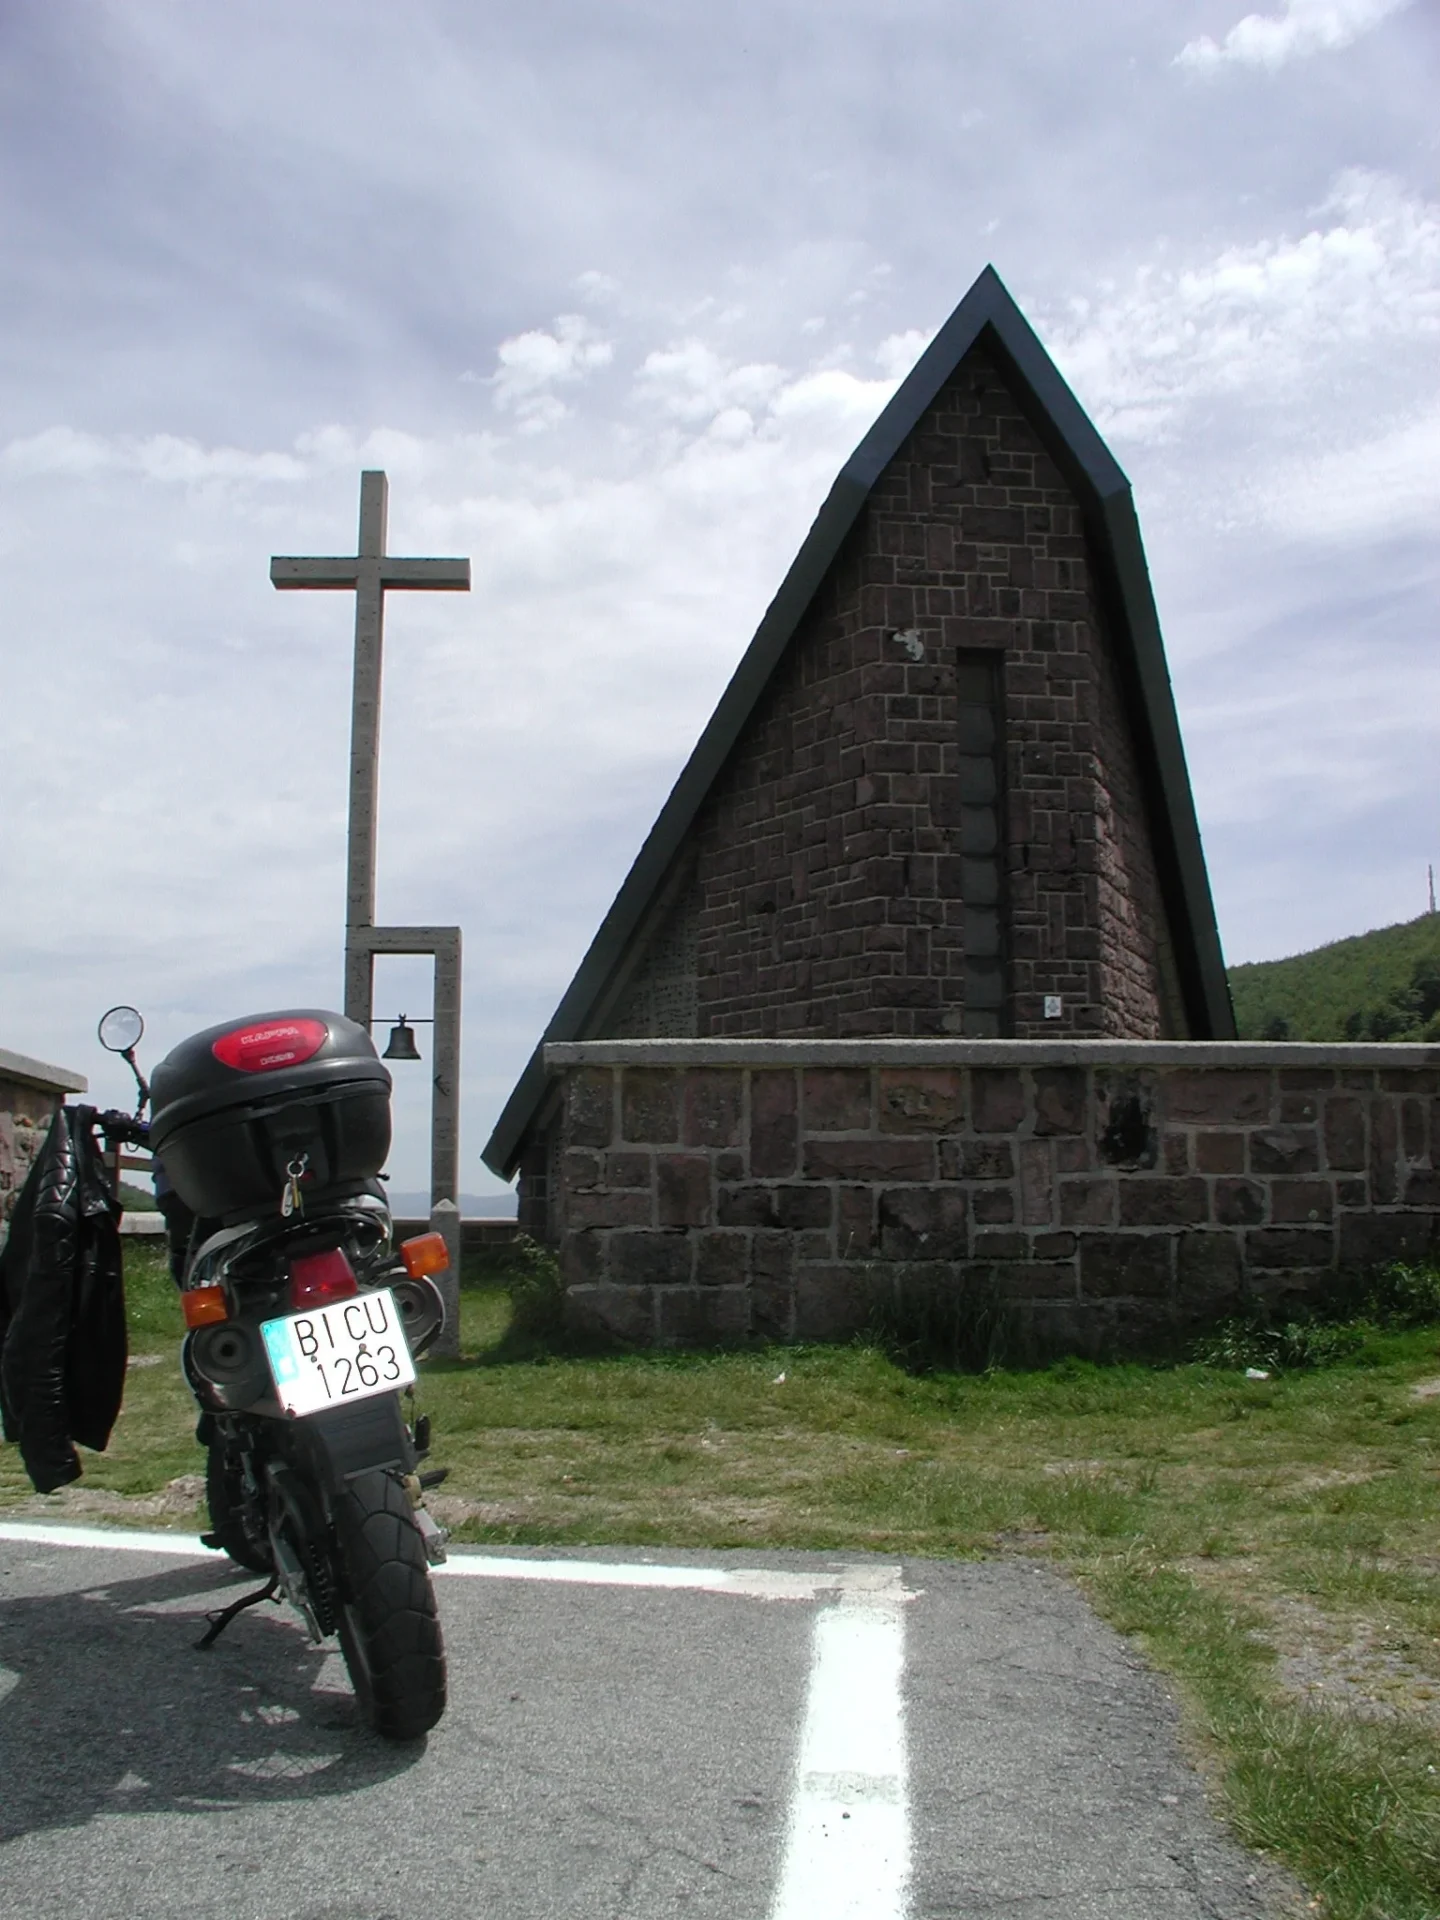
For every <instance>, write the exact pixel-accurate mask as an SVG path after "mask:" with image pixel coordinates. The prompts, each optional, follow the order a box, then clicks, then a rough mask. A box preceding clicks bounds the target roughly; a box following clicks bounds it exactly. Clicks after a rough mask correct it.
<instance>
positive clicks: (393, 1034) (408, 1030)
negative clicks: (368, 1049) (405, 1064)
mask: <svg viewBox="0 0 1440 1920" xmlns="http://www.w3.org/2000/svg"><path fill="white" fill-rule="evenodd" d="M380 1058H381V1059H382V1060H418V1059H419V1058H420V1049H419V1048H418V1047H417V1046H416V1044H415V1030H414V1028H413V1027H407V1026H406V1024H405V1016H404V1014H403V1013H402V1014H401V1016H400V1024H399V1026H398V1027H392V1028H391V1029H390V1044H389V1046H388V1047H386V1049H385V1051H384V1053H382V1054H381V1056H380Z"/></svg>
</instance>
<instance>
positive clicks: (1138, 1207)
mask: <svg viewBox="0 0 1440 1920" xmlns="http://www.w3.org/2000/svg"><path fill="white" fill-rule="evenodd" d="M1119 1189H1120V1224H1121V1226H1122V1227H1187V1226H1196V1225H1198V1224H1199V1222H1200V1221H1202V1220H1204V1219H1206V1218H1208V1216H1209V1212H1210V1196H1209V1194H1208V1192H1207V1191H1206V1187H1205V1182H1204V1181H1203V1180H1201V1179H1196V1178H1192V1179H1185V1180H1168V1179H1165V1178H1163V1177H1160V1176H1156V1177H1151V1178H1147V1177H1146V1176H1145V1175H1143V1174H1140V1175H1136V1176H1134V1177H1133V1178H1130V1179H1122V1180H1121V1181H1120V1182H1119Z"/></svg>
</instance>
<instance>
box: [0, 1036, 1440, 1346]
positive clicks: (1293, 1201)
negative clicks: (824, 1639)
mask: <svg viewBox="0 0 1440 1920" xmlns="http://www.w3.org/2000/svg"><path fill="white" fill-rule="evenodd" d="M1186 1071H1187V1072H1191V1084H1190V1086H1189V1091H1188V1092H1187V1094H1186V1096H1185V1102H1182V1103H1181V1104H1182V1107H1184V1109H1185V1110H1186V1111H1187V1112H1189V1111H1193V1110H1194V1109H1195V1108H1197V1107H1199V1106H1202V1105H1204V1104H1206V1103H1205V1101H1204V1100H1202V1099H1201V1097H1200V1095H1199V1094H1198V1093H1197V1092H1196V1090H1195V1084H1194V1083H1195V1082H1198V1081H1204V1080H1206V1079H1207V1078H1208V1079H1210V1080H1214V1081H1215V1082H1216V1083H1217V1086H1218V1089H1219V1091H1218V1093H1217V1096H1216V1098H1215V1099H1214V1100H1213V1101H1211V1102H1210V1103H1209V1104H1210V1105H1211V1107H1212V1108H1213V1109H1214V1110H1215V1111H1217V1112H1219V1113H1222V1114H1223V1115H1224V1116H1226V1117H1223V1118H1220V1119H1217V1120H1214V1121H1207V1120H1202V1119H1193V1118H1187V1119H1185V1120H1183V1121H1180V1122H1177V1121H1176V1120H1175V1117H1174V1113H1173V1111H1172V1112H1171V1113H1170V1116H1169V1118H1168V1120H1165V1121H1162V1120H1161V1119H1160V1118H1159V1117H1158V1112H1157V1100H1156V1095H1155V1086H1156V1084H1157V1082H1156V1081H1155V1078H1154V1076H1149V1077H1147V1075H1146V1074H1145V1073H1144V1072H1140V1073H1131V1072H1129V1071H1125V1072H1119V1071H1116V1070H1115V1069H1114V1068H1113V1067H1108V1066H1104V1065H1100V1066H1097V1067H1096V1068H1095V1069H1087V1068H1085V1067H1083V1066H1075V1067H1072V1066H1070V1065H1069V1064H1068V1063H1067V1064H1065V1065H1064V1066H1061V1065H1060V1064H1058V1063H1057V1064H1056V1065H1055V1066H1054V1067H1047V1066H1043V1065H1042V1066H1040V1067H1037V1068H1030V1067H1027V1068H1025V1069H1024V1070H1021V1069H1019V1068H1013V1069H1012V1068H1010V1067H999V1068H972V1069H968V1070H967V1069H965V1068H962V1067H958V1066H953V1065H945V1064H943V1057H942V1064H940V1065H938V1066H935V1067H931V1066H929V1065H925V1066H922V1067H918V1068H914V1069H912V1068H910V1067H909V1066H908V1065H902V1064H900V1063H896V1064H894V1065H886V1064H884V1061H883V1056H881V1063H880V1065H879V1066H878V1068H877V1069H876V1070H875V1071H874V1072H873V1074H872V1072H871V1070H870V1069H869V1068H864V1069H861V1068H853V1069H852V1068H850V1067H849V1066H847V1065H845V1064H844V1063H843V1061H842V1062H841V1063H840V1064H836V1065H829V1064H824V1063H823V1062H813V1063H811V1064H809V1065H808V1066H807V1067H806V1068H805V1069H804V1073H805V1080H804V1094H803V1098H802V1086H801V1077H800V1074H798V1073H797V1072H796V1071H793V1070H790V1069H785V1068H772V1067H769V1066H760V1067H756V1068H752V1067H748V1066H745V1067H738V1066H737V1067H736V1068H734V1069H730V1068H726V1069H725V1070H724V1071H723V1072H721V1071H720V1070H719V1069H715V1070H711V1069H709V1068H697V1067H694V1066H690V1065H681V1066H680V1067H678V1068H673V1067H670V1066H667V1065H665V1064H664V1063H663V1060H661V1061H656V1060H653V1059H652V1060H650V1061H649V1062H644V1061H642V1062H639V1063H635V1064H634V1065H630V1064H627V1065H626V1066H625V1068H624V1069H623V1074H622V1071H621V1070H619V1069H612V1068H610V1067H608V1066H606V1067H601V1066H596V1067H593V1068H590V1067H587V1068H584V1069H576V1070H575V1071H574V1072H572V1073H571V1074H570V1076H569V1078H568V1081H567V1084H566V1088H565V1100H564V1103H563V1105H562V1108H561V1112H562V1115H563V1127H564V1133H563V1138H562V1140H561V1142H560V1143H559V1144H560V1146H561V1148H562V1150H561V1151H560V1152H559V1153H558V1154H557V1153H556V1152H555V1151H554V1150H553V1148H548V1149H547V1147H546V1145H545V1142H544V1141H543V1139H537V1140H536V1141H532V1142H531V1143H530V1144H529V1145H528V1146H527V1148H526V1154H525V1159H524V1162H523V1166H522V1176H523V1178H522V1185H523V1186H524V1188H525V1194H524V1196H523V1197H524V1198H525V1201H526V1205H527V1208H528V1211H527V1213H526V1220H527V1224H529V1225H530V1226H531V1228H532V1230H536V1229H538V1230H539V1231H540V1232H542V1233H553V1234H554V1235H555V1236H556V1239H557V1245H558V1251H559V1254H560V1259H561V1268H562V1273H563V1275H564V1278H565V1282H566V1285H567V1288H568V1289H569V1291H570V1293H571V1294H572V1295H574V1296H576V1297H577V1298H579V1299H581V1300H582V1305H581V1306H579V1307H577V1308H576V1309H575V1311H574V1316H573V1318H574V1323H575V1324H576V1325H579V1324H580V1323H581V1322H582V1321H583V1322H584V1324H585V1325H587V1326H589V1327H592V1328H594V1329H597V1330H598V1329H601V1328H602V1327H608V1328H609V1330H610V1332H611V1334H612V1335H613V1336H614V1337H616V1338H619V1339H623V1340H635V1341H646V1340H652V1339H655V1338H662V1339H665V1340H672V1339H673V1340H683V1341H685V1342H687V1343H688V1342H689V1341H690V1340H692V1339H693V1340H695V1341H696V1342H697V1343H704V1342H710V1341H715V1340H720V1339H729V1338H732V1337H747V1336H748V1337H758V1338H765V1339H787V1338H791V1337H795V1336H796V1334H797V1332H798V1333H799V1334H800V1337H821V1333H820V1330H821V1329H823V1328H828V1329H830V1330H831V1331H830V1332H828V1333H826V1334H825V1335H824V1336H823V1337H844V1335H845V1334H846V1333H847V1332H851V1331H854V1330H855V1329H856V1327H857V1326H859V1325H864V1324H866V1323H867V1322H868V1321H869V1320H870V1318H871V1312H872V1307H873V1305H874V1302H875V1301H876V1300H877V1299H879V1300H881V1301H888V1302H889V1303H890V1305H891V1307H892V1308H893V1307H894V1306H895V1304H896V1302H897V1301H898V1302H901V1303H902V1304H903V1303H905V1302H908V1303H909V1305H910V1307H912V1308H915V1310H916V1311H919V1308H918V1307H916V1302H917V1301H921V1302H922V1304H923V1301H924V1300H928V1299H935V1300H940V1299H945V1298H950V1297H951V1296H952V1295H953V1294H954V1290H955V1288H956V1287H957V1286H960V1285H964V1286H971V1285H973V1286H977V1287H982V1288H998V1289H999V1291H1000V1295H1001V1297H1002V1299H1004V1300H1008V1301H1010V1302H1012V1303H1013V1307H1014V1311H1015V1312H1016V1314H1018V1315H1020V1316H1021V1320H1022V1321H1023V1323H1024V1327H1025V1328H1028V1330H1029V1331H1028V1332H1027V1333H1026V1336H1025V1337H1026V1338H1027V1339H1028V1338H1032V1337H1033V1338H1034V1339H1035V1340H1037V1341H1040V1340H1042V1339H1044V1340H1048V1339H1050V1338H1053V1337H1054V1336H1055V1334H1056V1330H1057V1329H1059V1328H1060V1327H1061V1326H1062V1325H1063V1326H1065V1327H1068V1329H1069V1334H1070V1336H1072V1337H1073V1340H1074V1342H1075V1343H1076V1344H1075V1345H1073V1346H1072V1349H1071V1350H1073V1351H1087V1352H1088V1351H1094V1352H1100V1351H1106V1352H1109V1351H1121V1350H1124V1346H1125V1342H1126V1341H1130V1342H1132V1343H1134V1342H1138V1341H1141V1340H1144V1341H1154V1342H1161V1341H1162V1337H1168V1338H1170V1339H1171V1340H1172V1341H1173V1340H1178V1339H1179V1338H1180V1336H1181V1333H1182V1331H1188V1330H1191V1329H1193V1328H1194V1327H1195V1326H1197V1325H1200V1324H1202V1323H1203V1322H1204V1320H1205V1319H1206V1318H1207V1317H1209V1318H1212V1319H1213V1318H1215V1317H1218V1316H1219V1315H1220V1314H1222V1313H1226V1312H1232V1311H1235V1310H1237V1306H1238V1304H1240V1303H1243V1302H1244V1301H1245V1300H1247V1299H1248V1300H1251V1301H1252V1302H1257V1303H1260V1304H1263V1305H1265V1306H1266V1307H1267V1308H1268V1309H1270V1310H1273V1311H1275V1312H1289V1311H1293V1310H1296V1309H1297V1307H1298V1306H1300V1305H1303V1304H1304V1302H1305V1301H1307V1300H1308V1299H1310V1298H1311V1297H1312V1296H1313V1295H1314V1294H1315V1293H1316V1291H1317V1289H1319V1288H1321V1287H1322V1286H1323V1285H1325V1284H1328V1280H1327V1278H1326V1276H1327V1275H1329V1274H1331V1273H1333V1271H1334V1268H1335V1265H1336V1263H1337V1261H1338V1262H1339V1264H1341V1265H1342V1266H1345V1267H1359V1268H1363V1267H1366V1266H1373V1265H1375V1264H1378V1263H1379V1262H1382V1261H1385V1260H1390V1259H1397V1258H1398V1259H1422V1258H1433V1257H1435V1254H1436V1252H1437V1250H1440V1170H1437V1168H1436V1167H1435V1165H1434V1164H1433V1159H1432V1155H1433V1153H1434V1149H1435V1145H1436V1138H1437V1132H1436V1129H1437V1125H1440V1097H1437V1096H1436V1095H1434V1094H1432V1093H1428V1092H1417V1091H1415V1090H1414V1089H1415V1086H1416V1080H1415V1076H1414V1075H1413V1074H1411V1075H1408V1076H1407V1075H1401V1074H1398V1073H1394V1074H1392V1075H1391V1083H1392V1084H1391V1085H1390V1087H1389V1088H1388V1089H1387V1090H1386V1091H1385V1092H1383V1093H1375V1092H1367V1091H1366V1088H1367V1086H1373V1084H1374V1081H1375V1079H1376V1075H1375V1074H1373V1073H1371V1074H1370V1075H1369V1077H1368V1080H1367V1076H1366V1072H1365V1071H1364V1070H1360V1069H1350V1068H1345V1069H1341V1070H1336V1071H1335V1072H1334V1074H1333V1077H1332V1078H1330V1079H1327V1077H1326V1073H1327V1070H1323V1069H1317V1070H1316V1071H1315V1073H1314V1075H1311V1076H1310V1077H1309V1078H1307V1077H1306V1075H1307V1074H1308V1072H1309V1070H1301V1069H1282V1072H1284V1073H1285V1074H1287V1075H1288V1076H1289V1077H1288V1078H1286V1079H1285V1080H1284V1081H1283V1082H1281V1081H1280V1080H1279V1079H1278V1078H1276V1079H1275V1082H1274V1085H1275V1088H1276V1089H1278V1090H1276V1091H1274V1093H1273V1099H1272V1097H1271V1095H1270V1094H1269V1093H1267V1094H1266V1096H1265V1102H1264V1103H1263V1104H1264V1106H1265V1111H1264V1115H1263V1118H1255V1117H1254V1116H1253V1115H1251V1116H1249V1117H1248V1118H1247V1116H1246V1113H1245V1109H1246V1106H1247V1102H1248V1103H1249V1104H1251V1105H1258V1104H1261V1102H1260V1092H1259V1089H1261V1087H1262V1086H1263V1087H1265V1088H1270V1087H1271V1086H1272V1080H1271V1078H1270V1077H1268V1076H1267V1075H1265V1074H1258V1075H1257V1074H1250V1073H1249V1069H1232V1068H1230V1067H1228V1066H1221V1067H1213V1068H1212V1067H1207V1068H1203V1069H1195V1070H1193V1071H1192V1070H1189V1069H1187V1070H1186ZM1247 1074H1249V1079H1248V1081H1247V1079H1246V1075H1247ZM747 1076H748V1083H749V1093H748V1096H745V1097H742V1095H744V1094H745V1080H746V1077H747ZM1175 1077H1176V1076H1174V1075H1173V1074H1172V1075H1170V1076H1169V1078H1170V1079H1174V1078H1175ZM1343 1081H1349V1082H1351V1083H1352V1084H1350V1085H1346V1086H1343V1087H1342V1085H1341V1083H1342V1082H1343ZM1247 1086H1248V1088H1249V1091H1248V1092H1246V1091H1245V1089H1246V1087H1247ZM872 1087H873V1090H874V1105H873V1111H872V1110H871V1106H870V1100H871V1090H872ZM1087 1089H1089V1090H1090V1091H1089V1093H1088V1095H1087V1092H1086V1090H1087ZM1032 1092H1033V1098H1031V1097H1030V1096H1031V1093H1032ZM617 1096H619V1097H618V1099H617ZM806 1100H808V1103H809V1106H808V1109H807V1111H808V1112H809V1114H810V1117H811V1119H812V1121H813V1122H814V1123H815V1125H816V1131H815V1132H814V1133H813V1134H811V1135H810V1136H809V1137H808V1138H806V1139H804V1140H803V1142H802V1141H801V1140H800V1131H801V1130H800V1126H799V1121H800V1119H801V1110H802V1108H803V1107H804V1103H805V1101H806ZM1167 1102H1168V1094H1167ZM1127 1103H1128V1104H1127ZM1187 1103H1188V1104H1187ZM747 1104H748V1108H749V1114H750V1124H749V1126H748V1128H747V1127H746V1126H745V1114H746V1108H747ZM1169 1104H1170V1105H1171V1106H1172V1107H1173V1105H1174V1103H1169ZM617 1107H620V1108H622V1109H623V1134H624V1136H625V1138H626V1144H623V1145H621V1144H618V1142H617V1140H616V1139H612V1138H611V1137H610V1136H611V1134H612V1132H618V1131H622V1130H617V1129H616V1128H615V1127H614V1126H613V1125H612V1122H613V1119H614V1115H615V1112H616V1110H617ZM967 1109H968V1110H967ZM1087 1115H1088V1118H1087ZM1237 1115H1238V1116H1239V1117H1236V1116H1237ZM1001 1118H1004V1119H1005V1120H1006V1121H1007V1123H1008V1124H1007V1125H1006V1127H1005V1129H1004V1130H1002V1131H997V1132H988V1133H985V1132H982V1133H977V1132H976V1131H974V1130H973V1128H976V1127H980V1126H982V1125H985V1124H993V1123H994V1122H996V1121H997V1120H998V1119H1001ZM847 1121H848V1122H851V1123H861V1122H863V1124H851V1125H848V1126H847V1125H843V1124H841V1123H842V1122H847ZM972 1123H973V1127H972ZM642 1124H643V1125H644V1126H647V1127H649V1128H650V1129H651V1130H652V1134H653V1136H654V1137H651V1135H649V1134H647V1135H645V1136H644V1137H632V1130H633V1129H636V1128H638V1127H640V1126H641V1125H642ZM1067 1128H1078V1129H1080V1130H1077V1131H1066V1130H1065V1129H1067ZM12 1131H13V1128H12ZM587 1133H588V1134H590V1135H591V1136H592V1137H591V1138H589V1139H584V1138H577V1135H584V1134H587ZM667 1135H668V1137H662V1136H667ZM682 1136H683V1137H684V1138H685V1139H686V1140H687V1141H689V1142H690V1143H691V1144H690V1145H689V1147H688V1148H684V1147H682V1146H681V1145H680V1138H681V1137H682ZM742 1136H743V1137H742ZM8 1140H9V1136H8V1135H6V1136H5V1143H6V1144H8ZM1126 1155H1128V1156H1130V1158H1129V1159H1128V1160H1126V1159H1124V1158H1121V1159H1120V1160H1119V1162H1118V1165H1117V1162H1116V1157H1117V1156H1126ZM1147 1156H1148V1157H1147ZM12 1157H13V1156H12ZM1247 1167H1248V1169H1249V1171H1248V1173H1247V1172H1245V1171H1243V1169H1245V1168H1247ZM767 1168H775V1169H779V1171H766V1170H765V1169H767ZM1157 1168H1158V1169H1159V1170H1158V1171H1157V1170H1155V1169H1157ZM1322 1168H1323V1169H1324V1171H1321V1169H1322ZM0 1174H3V1169H0ZM552 1187H553V1192H552V1191H551V1188H552ZM547 1196H548V1198H547ZM3 1197H4V1195H3V1194H0V1199H3ZM537 1209H538V1210H537ZM1207 1216H1208V1217H1207ZM832 1284H833V1285H834V1286H835V1287H837V1288H838V1289H839V1291H838V1293H837V1294H836V1295H835V1298H834V1299H833V1300H832V1301H830V1303H829V1304H825V1303H824V1301H823V1300H822V1294H823V1290H824V1288H825V1287H827V1286H830V1285H832ZM661 1294H664V1295H665V1296H666V1297H667V1298H669V1297H671V1296H674V1297H675V1299H676V1300H677V1303H678V1304H676V1305H675V1306H674V1307H673V1308H672V1309H669V1310H668V1317H667V1318H666V1320H665V1322H664V1328H663V1330H662V1325H661V1320H660V1317H659V1316H660V1313H661V1307H660V1305H659V1304H658V1301H659V1297H660V1295H661ZM701 1295H704V1296H706V1297H712V1298H715V1299H717V1300H719V1298H720V1297H721V1296H727V1297H728V1298H727V1304H726V1305H725V1306H724V1307H723V1308H722V1307H719V1306H717V1307H716V1308H714V1309H708V1308H703V1307H700V1306H697V1305H696V1304H695V1302H696V1301H697V1300H698V1299H699V1298H700V1296H701ZM652 1296H653V1298H652ZM737 1301H739V1302H743V1303H744V1314H743V1316H742V1315H741V1314H740V1311H739V1308H738V1307H737V1306H736V1305H735V1302H737ZM647 1303H648V1304H647ZM1052 1309H1057V1310H1058V1311H1057V1312H1053V1313H1052ZM1067 1315H1071V1316H1072V1317H1071V1318H1068V1319H1067V1318H1066V1316H1067ZM737 1328H738V1329H740V1330H741V1331H740V1332H738V1333H737V1331H736V1329H737ZM807 1328H808V1329H810V1332H809V1333H808V1334H807V1333H806V1332H805V1331H804V1330H805V1329H807ZM1167 1329H1168V1334H1167ZM1117 1343H1118V1344H1117ZM1134 1350H1137V1351H1138V1350H1139V1349H1138V1348H1135V1349H1134ZM1157 1350H1158V1347H1157Z"/></svg>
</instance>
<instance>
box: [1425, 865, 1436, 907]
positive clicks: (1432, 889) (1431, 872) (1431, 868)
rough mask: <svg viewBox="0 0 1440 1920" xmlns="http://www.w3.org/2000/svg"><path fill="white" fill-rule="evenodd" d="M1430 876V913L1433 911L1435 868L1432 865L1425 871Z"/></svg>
mask: <svg viewBox="0 0 1440 1920" xmlns="http://www.w3.org/2000/svg"><path fill="white" fill-rule="evenodd" d="M1425 871H1426V873H1428V874H1429V876H1430V911H1431V913H1433V912H1434V911H1435V868H1434V866H1433V864H1432V865H1431V866H1428V867H1427V868H1426V869H1425Z"/></svg>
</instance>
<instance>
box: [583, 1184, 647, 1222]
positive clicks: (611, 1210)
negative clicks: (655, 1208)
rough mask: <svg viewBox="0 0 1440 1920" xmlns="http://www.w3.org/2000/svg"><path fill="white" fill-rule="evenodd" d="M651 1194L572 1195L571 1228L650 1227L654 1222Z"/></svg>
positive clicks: (602, 1193) (608, 1192) (602, 1191)
mask: <svg viewBox="0 0 1440 1920" xmlns="http://www.w3.org/2000/svg"><path fill="white" fill-rule="evenodd" d="M652 1218H653V1215H652V1209H651V1203H650V1195H649V1193H648V1192H614V1191H606V1190H604V1189H602V1190H601V1191H599V1192H597V1193H569V1194H567V1195H566V1196H565V1225H566V1226H567V1227H648V1226H649V1225H650V1224H651V1222H652Z"/></svg>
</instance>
